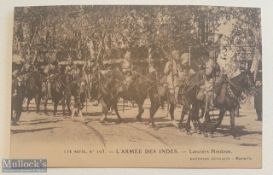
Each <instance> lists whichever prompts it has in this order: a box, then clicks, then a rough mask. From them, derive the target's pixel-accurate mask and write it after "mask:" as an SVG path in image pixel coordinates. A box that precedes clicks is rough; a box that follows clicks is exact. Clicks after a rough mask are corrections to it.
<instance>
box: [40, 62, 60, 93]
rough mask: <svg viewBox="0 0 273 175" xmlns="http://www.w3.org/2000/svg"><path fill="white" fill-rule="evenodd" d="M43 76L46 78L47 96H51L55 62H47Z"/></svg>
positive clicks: (55, 70) (55, 67)
mask: <svg viewBox="0 0 273 175" xmlns="http://www.w3.org/2000/svg"><path fill="white" fill-rule="evenodd" d="M43 73H44V75H45V78H46V84H47V86H46V88H47V96H48V98H52V93H51V83H52V80H53V78H54V75H55V74H56V73H57V62H56V63H54V62H49V63H48V64H47V65H46V66H45V68H44V71H43Z"/></svg>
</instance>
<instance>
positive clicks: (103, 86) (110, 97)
mask: <svg viewBox="0 0 273 175" xmlns="http://www.w3.org/2000/svg"><path fill="white" fill-rule="evenodd" d="M131 78H132V80H131V81H130V82H129V83H128V84H127V83H125V81H126V77H125V75H124V74H123V73H122V72H121V71H120V70H118V69H115V70H110V71H109V72H107V73H106V74H105V75H103V74H100V81H99V93H100V98H99V99H100V102H101V104H102V112H103V114H104V117H103V118H102V120H101V121H102V122H103V121H105V120H106V119H107V113H108V111H109V110H110V109H114V111H115V113H116V114H117V117H118V119H119V122H121V116H120V114H119V111H118V108H117V104H118V100H119V98H123V99H124V100H128V101H134V102H136V104H137V105H138V113H137V115H136V119H137V120H138V121H142V114H143V112H144V109H143V104H144V101H145V99H146V98H147V96H148V91H149V89H150V88H149V87H150V84H151V79H150V78H149V77H146V76H143V75H141V74H139V73H137V72H133V75H132V77H131Z"/></svg>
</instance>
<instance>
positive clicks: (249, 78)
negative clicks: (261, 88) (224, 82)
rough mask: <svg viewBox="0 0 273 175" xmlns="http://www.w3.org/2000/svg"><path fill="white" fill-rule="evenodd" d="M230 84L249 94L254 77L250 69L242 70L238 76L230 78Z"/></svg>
mask: <svg viewBox="0 0 273 175" xmlns="http://www.w3.org/2000/svg"><path fill="white" fill-rule="evenodd" d="M231 82H232V86H233V87H235V89H237V90H238V91H241V92H245V93H246V94H251V93H252V91H253V89H254V88H255V86H254V78H253V75H252V74H251V73H250V71H242V72H241V73H240V74H239V75H238V76H236V77H234V78H232V79H231Z"/></svg>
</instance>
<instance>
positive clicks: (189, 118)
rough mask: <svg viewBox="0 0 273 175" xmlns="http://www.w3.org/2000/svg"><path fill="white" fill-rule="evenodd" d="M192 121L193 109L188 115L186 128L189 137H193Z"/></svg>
mask: <svg viewBox="0 0 273 175" xmlns="http://www.w3.org/2000/svg"><path fill="white" fill-rule="evenodd" d="M191 120H192V109H191V110H190V111H189V115H188V119H187V123H186V126H185V130H186V132H187V134H188V135H191V131H190V129H191Z"/></svg>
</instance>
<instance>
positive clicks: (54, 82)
mask: <svg viewBox="0 0 273 175" xmlns="http://www.w3.org/2000/svg"><path fill="white" fill-rule="evenodd" d="M63 78H64V77H63V76H62V75H61V74H55V75H54V77H53V78H52V79H51V87H50V88H51V96H52V102H53V105H54V110H53V114H54V115H56V113H57V107H58V104H59V102H61V103H62V110H63V115H65V96H64V94H65V90H66V88H67V87H66V86H65V83H64V79H63ZM44 86H47V85H46V84H44ZM45 97H46V98H45V102H44V111H45V113H47V102H48V96H47V95H45Z"/></svg>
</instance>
